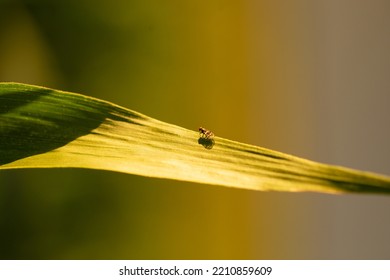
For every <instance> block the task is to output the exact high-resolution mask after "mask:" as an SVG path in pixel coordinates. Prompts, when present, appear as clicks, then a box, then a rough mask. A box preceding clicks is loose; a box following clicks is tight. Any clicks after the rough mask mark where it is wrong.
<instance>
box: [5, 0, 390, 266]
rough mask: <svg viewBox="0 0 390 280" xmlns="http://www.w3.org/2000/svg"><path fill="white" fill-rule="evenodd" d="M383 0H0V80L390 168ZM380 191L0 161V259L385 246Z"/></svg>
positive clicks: (389, 46)
mask: <svg viewBox="0 0 390 280" xmlns="http://www.w3.org/2000/svg"><path fill="white" fill-rule="evenodd" d="M389 50H390V2H389V1H386V0H382V1H381V0H373V1H365V0H318V1H311V0H298V1H271V0H268V1H260V0H259V1H257V0H245V1H234V0H224V1H223V0H212V1H199V0H188V1H181V0H169V1H159V0H148V1H135V0H132V1H129V0H111V1H105V0H103V1H92V0H67V1H51V0H0V81H15V82H23V83H30V84H36V85H42V86H47V87H53V88H57V89H62V90H68V91H74V92H78V93H83V94H86V95H90V96H94V97H97V98H102V99H105V100H108V101H111V102H114V103H116V104H119V105H121V106H124V107H127V108H130V109H133V110H136V111H139V112H141V113H143V114H146V115H149V116H151V117H154V118H157V119H159V120H162V121H166V122H170V123H173V124H177V125H179V126H183V127H186V128H188V129H193V130H196V129H197V128H198V127H199V126H201V125H202V126H204V127H207V128H209V129H211V130H212V131H213V132H214V133H215V134H217V135H218V136H221V137H225V138H229V139H233V140H236V141H241V142H246V143H250V144H255V145H258V146H262V147H266V148H270V149H274V150H278V151H281V152H285V153H290V154H294V155H297V156H300V157H304V158H308V159H312V160H315V161H320V162H324V163H329V164H336V165H343V166H347V167H352V168H356V169H362V170H367V171H372V172H377V173H382V174H385V175H390V147H389V143H390V131H389V120H390V110H389V105H390V79H389V73H390V52H389ZM388 213H390V197H386V196H379V195H350V194H349V195H340V196H336V195H325V194H315V193H303V194H302V193H271V192H254V191H246V190H239V189H230V188H224V187H218V186H208V185H201V184H193V183H186V182H177V181H170V180H162V179H151V178H144V177H138V176H132V175H127V174H120V173H113V172H104V171H94V170H81V169H47V170H9V171H5V170H3V171H0V240H1V247H0V258H2V259H345V258H347V259H382V258H385V259H389V258H390V242H388V237H389V236H390V222H389V219H388Z"/></svg>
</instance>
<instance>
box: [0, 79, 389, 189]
mask: <svg viewBox="0 0 390 280" xmlns="http://www.w3.org/2000/svg"><path fill="white" fill-rule="evenodd" d="M67 167H76V168H92V169H101V170H110V171H117V172H124V173H129V174H137V175H142V176H149V177H158V178H167V179H175V180H182V181H191V182H197V183H204V184H213V185H221V186H226V187H237V188H243V189H251V190H260V191H269V190H272V191H314V192H325V193H343V192H363V193H366V192H369V193H390V178H389V177H386V176H381V175H377V174H373V173H368V172H363V171H357V170H352V169H347V168H343V167H337V166H331V165H326V164H321V163H316V162H313V161H309V160H305V159H301V158H298V157H295V156H291V155H287V154H284V153H280V152H276V151H272V150H268V149H265V148H261V147H257V146H253V145H247V144H243V143H238V142H235V141H231V140H228V139H224V138H221V137H217V136H215V137H212V138H211V139H208V138H207V137H205V136H204V135H200V134H199V132H197V131H193V130H188V129H185V128H182V127H179V126H176V125H173V124H169V123H165V122H162V121H159V120H156V119H153V118H150V117H148V116H145V115H143V114H140V113H138V112H135V111H132V110H129V109H126V108H123V107H120V106H117V105H115V104H112V103H109V102H106V101H103V100H98V99H95V98H92V97H88V96H84V95H80V94H75V93H69V92H64V91H59V90H53V89H48V88H43V87H37V86H32V85H25V84H18V83H0V169H12V168H67Z"/></svg>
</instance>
